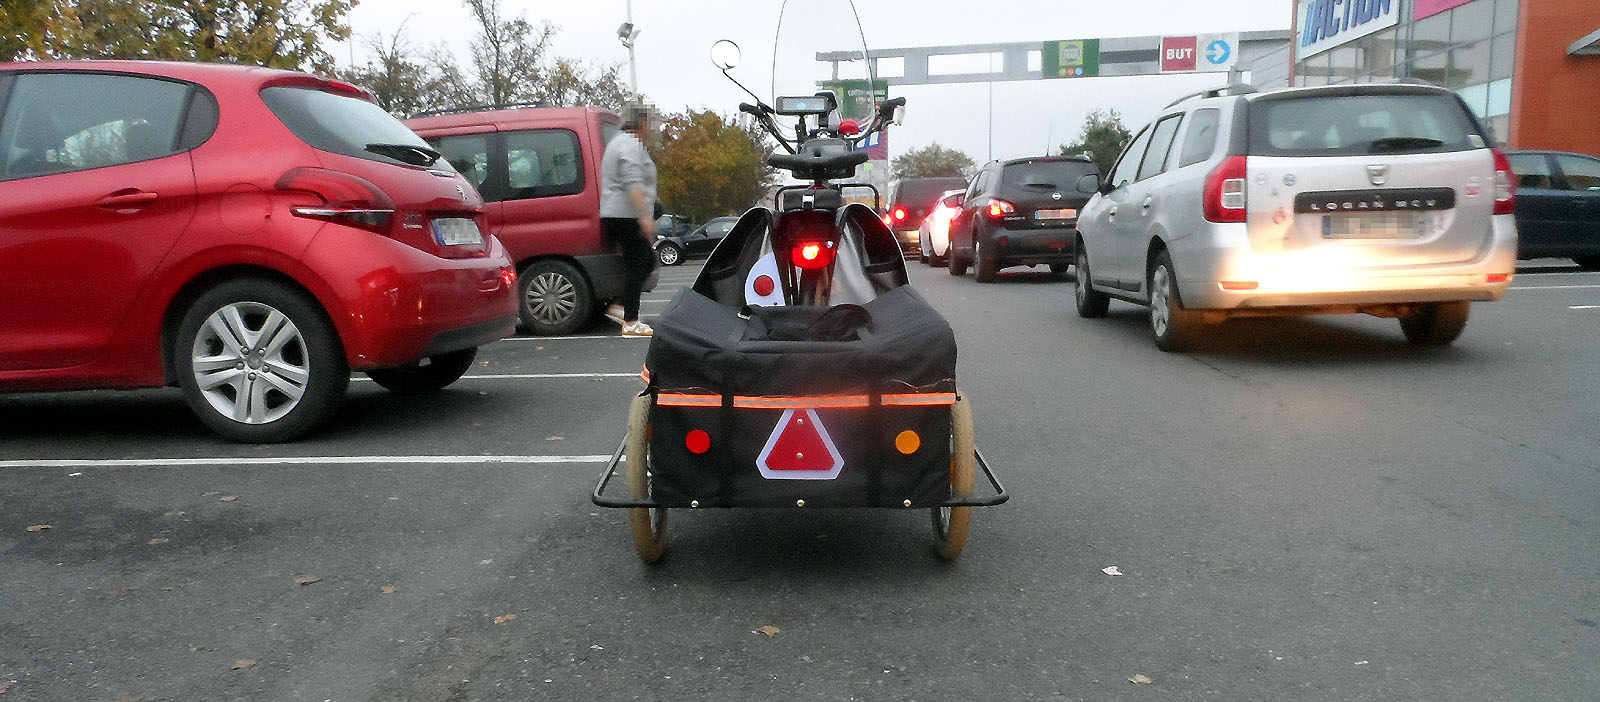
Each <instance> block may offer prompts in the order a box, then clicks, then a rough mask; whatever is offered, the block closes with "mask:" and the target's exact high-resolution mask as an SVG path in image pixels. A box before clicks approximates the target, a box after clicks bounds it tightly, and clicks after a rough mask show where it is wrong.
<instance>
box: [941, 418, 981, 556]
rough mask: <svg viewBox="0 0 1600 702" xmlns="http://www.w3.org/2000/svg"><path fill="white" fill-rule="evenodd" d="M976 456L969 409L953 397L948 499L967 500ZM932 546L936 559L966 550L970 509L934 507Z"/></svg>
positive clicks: (970, 489)
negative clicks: (962, 498) (937, 552)
mask: <svg viewBox="0 0 1600 702" xmlns="http://www.w3.org/2000/svg"><path fill="white" fill-rule="evenodd" d="M977 463H978V458H977V453H976V448H975V442H974V441H973V436H972V405H970V404H968V403H967V398H966V396H965V395H957V396H956V403H955V404H954V405H951V407H950V496H951V497H968V496H970V495H971V494H972V478H973V473H974V472H975V471H976V469H977ZM932 512H933V538H934V546H935V547H936V548H938V550H939V557H940V558H943V559H945V560H947V561H953V560H955V559H956V558H957V557H959V556H960V555H961V551H962V549H964V548H966V546H967V528H968V527H969V526H971V524H972V508H971V507H934V508H933V510H932Z"/></svg>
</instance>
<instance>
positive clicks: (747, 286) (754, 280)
mask: <svg viewBox="0 0 1600 702" xmlns="http://www.w3.org/2000/svg"><path fill="white" fill-rule="evenodd" d="M744 304H746V305H750V306H751V307H781V306H782V305H783V304H784V302H783V286H782V285H781V284H779V282H778V257H777V255H776V254H774V253H772V236H771V235H767V236H765V237H763V238H762V240H761V258H759V259H757V260H756V265H754V266H751V267H750V275H749V276H748V277H746V278H745V280H744Z"/></svg>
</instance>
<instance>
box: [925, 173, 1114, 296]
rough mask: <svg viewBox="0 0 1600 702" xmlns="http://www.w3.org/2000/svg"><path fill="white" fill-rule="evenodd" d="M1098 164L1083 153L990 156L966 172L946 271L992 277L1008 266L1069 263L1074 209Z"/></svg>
mask: <svg viewBox="0 0 1600 702" xmlns="http://www.w3.org/2000/svg"><path fill="white" fill-rule="evenodd" d="M1098 173H1099V171H1098V170H1097V169H1096V168H1095V166H1094V162H1092V161H1090V160H1089V159H1088V158H1086V157H1083V156H1045V157H1039V158H1019V159H1015V160H1011V161H994V162H991V163H989V164H988V165H985V166H984V167H983V170H980V171H978V175H977V176H976V177H974V178H973V179H972V185H971V187H969V188H968V189H967V195H966V198H965V199H964V200H963V201H962V203H961V211H960V212H957V213H956V215H955V217H954V218H952V219H951V220H950V275H956V276H959V275H965V274H966V272H967V268H968V267H969V266H970V267H971V268H972V269H973V270H972V276H973V279H974V280H977V281H978V282H980V283H989V282H993V281H994V279H995V274H996V273H997V272H998V271H999V270H1000V269H1002V268H1006V267H1008V266H1028V265H1038V264H1046V265H1048V266H1050V270H1051V271H1052V272H1054V273H1064V272H1066V270H1067V266H1070V265H1072V251H1073V248H1072V245H1073V242H1074V241H1075V240H1076V239H1077V234H1078V231H1077V226H1078V210H1079V209H1080V208H1082V207H1083V205H1084V203H1086V202H1088V201H1089V196H1090V195H1091V194H1093V193H1094V192H1095V188H1094V187H1093V184H1094V183H1095V182H1097V177H1098Z"/></svg>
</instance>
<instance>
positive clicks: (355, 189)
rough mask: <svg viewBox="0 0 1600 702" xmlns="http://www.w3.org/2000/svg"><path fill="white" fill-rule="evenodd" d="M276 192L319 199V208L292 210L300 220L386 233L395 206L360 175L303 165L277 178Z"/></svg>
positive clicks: (296, 208) (309, 207) (302, 207)
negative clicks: (313, 220)
mask: <svg viewBox="0 0 1600 702" xmlns="http://www.w3.org/2000/svg"><path fill="white" fill-rule="evenodd" d="M275 187H276V188H277V189H278V190H297V191H300V192H305V193H310V194H312V195H315V196H317V197H319V198H322V202H323V204H322V205H320V206H315V205H314V206H301V207H295V208H293V209H292V210H291V211H292V212H294V214H295V215H297V216H300V217H307V218H310V219H323V220H327V221H330V222H338V223H340V224H348V225H350V226H354V227H360V228H362V229H367V230H370V231H374V232H378V233H380V234H386V233H388V231H389V221H390V219H392V218H393V217H394V209H395V204H394V200H393V199H391V198H390V197H389V196H388V195H387V194H386V193H384V192H383V191H382V190H380V189H379V188H378V186H376V185H373V184H372V183H371V182H370V181H368V180H366V179H365V178H361V177H359V176H354V175H351V174H349V173H342V172H339V171H330V170H328V169H326V168H311V167H307V166H302V167H299V168H292V169H289V171H288V172H286V173H284V174H283V175H282V176H281V177H279V178H278V182H277V184H276V186H275Z"/></svg>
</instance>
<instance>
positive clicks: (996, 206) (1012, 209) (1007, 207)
mask: <svg viewBox="0 0 1600 702" xmlns="http://www.w3.org/2000/svg"><path fill="white" fill-rule="evenodd" d="M1016 213H1017V206H1016V205H1013V204H1011V203H1009V202H1006V201H1005V200H990V201H989V219H1000V218H1001V217H1004V216H1006V215H1008V214H1016Z"/></svg>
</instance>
